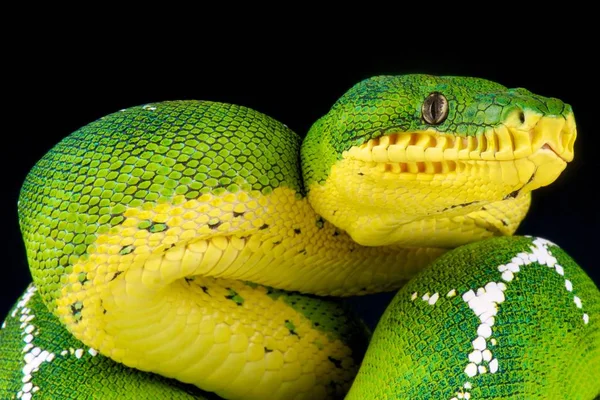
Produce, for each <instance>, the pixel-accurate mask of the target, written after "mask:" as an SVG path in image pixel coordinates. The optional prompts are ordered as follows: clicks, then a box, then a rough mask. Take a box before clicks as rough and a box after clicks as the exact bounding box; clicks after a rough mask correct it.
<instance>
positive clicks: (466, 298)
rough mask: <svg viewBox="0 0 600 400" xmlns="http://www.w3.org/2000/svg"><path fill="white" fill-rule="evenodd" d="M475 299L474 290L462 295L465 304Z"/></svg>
mask: <svg viewBox="0 0 600 400" xmlns="http://www.w3.org/2000/svg"><path fill="white" fill-rule="evenodd" d="M474 297H475V292H474V291H473V290H469V291H468V292H466V293H465V294H463V295H462V298H463V301H464V302H465V303H468V302H469V300H471V299H472V298H474Z"/></svg>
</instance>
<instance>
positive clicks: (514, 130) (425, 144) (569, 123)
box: [344, 114, 577, 174]
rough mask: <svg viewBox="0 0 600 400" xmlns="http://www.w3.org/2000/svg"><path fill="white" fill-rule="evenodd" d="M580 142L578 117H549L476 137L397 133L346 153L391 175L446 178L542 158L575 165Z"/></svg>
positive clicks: (371, 141)
mask: <svg viewBox="0 0 600 400" xmlns="http://www.w3.org/2000/svg"><path fill="white" fill-rule="evenodd" d="M576 137H577V133H576V128H575V120H574V118H573V115H572V114H570V115H569V116H567V117H566V118H565V117H555V116H545V117H541V116H539V118H537V120H536V121H534V122H533V123H531V122H530V123H529V124H528V125H527V126H511V125H505V124H501V125H498V126H495V127H493V128H489V129H487V130H486V131H485V132H483V133H480V134H477V135H470V136H467V135H462V136H461V135H457V134H450V133H440V132H434V131H420V132H393V133H388V134H386V135H384V136H380V137H377V138H373V139H371V140H369V141H367V142H366V143H363V144H362V145H360V146H354V147H352V148H351V149H349V150H347V151H346V152H345V153H344V158H348V159H353V160H357V161H363V162H366V163H375V164H379V165H381V166H383V169H384V170H385V171H388V172H395V173H429V174H445V173H450V172H454V171H457V170H458V171H459V172H460V170H461V166H464V165H466V164H467V163H473V162H476V163H478V164H479V163H481V162H502V161H511V162H512V161H515V160H520V159H525V158H531V157H532V156H534V155H535V154H537V153H539V152H544V153H550V152H551V153H552V154H553V156H555V157H558V158H560V159H561V160H562V161H564V162H570V161H572V160H573V155H574V153H573V147H574V143H575V139H576Z"/></svg>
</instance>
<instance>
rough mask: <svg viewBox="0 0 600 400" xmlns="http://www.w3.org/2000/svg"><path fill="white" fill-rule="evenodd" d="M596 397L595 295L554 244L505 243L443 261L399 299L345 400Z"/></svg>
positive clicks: (598, 311) (599, 337)
mask: <svg viewBox="0 0 600 400" xmlns="http://www.w3.org/2000/svg"><path fill="white" fill-rule="evenodd" d="M519 259H520V260H523V261H519ZM507 271H508V272H507ZM509 272H510V273H509ZM466 300H468V301H466ZM432 303H433V304H432ZM484 325H485V326H484ZM478 349H479V350H478ZM482 349H483V350H482ZM485 350H488V351H489V352H490V353H486V352H485ZM482 353H483V354H482ZM486 359H487V360H486ZM493 360H496V361H493ZM470 364H472V365H470ZM480 367H482V368H485V370H483V369H481V370H480ZM481 371H484V372H481ZM466 393H469V396H470V397H465V394H466ZM597 395H600V292H599V291H598V288H597V287H596V286H595V285H594V282H593V281H592V280H591V279H590V278H589V277H588V276H587V275H586V274H585V272H584V271H583V270H582V269H581V268H580V267H579V266H578V265H577V264H576V263H575V262H574V261H573V260H572V259H571V258H570V257H569V256H568V255H567V254H566V253H565V252H564V251H563V250H561V249H560V248H559V247H557V246H555V245H552V244H550V243H548V242H546V241H544V240H542V239H534V238H527V237H513V238H510V237H508V238H507V237H504V238H494V239H488V240H485V241H481V242H477V243H474V244H470V245H466V246H462V247H460V248H458V249H456V250H453V251H452V252H449V253H447V254H445V255H444V256H442V257H440V258H439V259H438V260H436V262H434V264H433V265H432V266H431V267H429V268H428V269H427V270H425V271H424V272H423V273H421V274H420V275H418V276H417V277H415V278H414V279H413V280H411V281H410V282H409V283H408V284H407V285H406V286H405V287H403V288H402V289H401V290H400V291H399V292H398V294H397V295H396V297H395V298H394V300H393V301H392V303H391V304H390V305H389V307H388V309H387V310H386V312H385V314H384V315H383V317H382V318H381V320H380V322H379V324H378V326H377V328H376V330H375V332H374V334H373V339H372V341H371V343H370V345H369V349H368V350H367V354H366V355H365V359H364V360H363V364H362V365H361V369H360V371H359V373H358V376H357V378H356V380H355V381H354V384H353V386H352V389H351V391H350V393H349V395H348V396H347V397H346V399H348V400H358V399H372V400H383V399H414V400H419V399H423V400H425V399H460V398H465V399H467V398H471V399H527V400H533V399H540V400H541V399H545V400H549V399H565V400H567V399H569V400H572V399H583V400H586V399H588V400H589V399H592V398H594V396H597Z"/></svg>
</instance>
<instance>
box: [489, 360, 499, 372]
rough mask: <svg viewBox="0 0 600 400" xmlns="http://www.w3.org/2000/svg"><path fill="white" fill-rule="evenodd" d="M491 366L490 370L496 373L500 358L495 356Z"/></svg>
mask: <svg viewBox="0 0 600 400" xmlns="http://www.w3.org/2000/svg"><path fill="white" fill-rule="evenodd" d="M489 366H490V372H491V373H492V374H495V373H496V372H497V371H498V360H497V359H495V358H494V359H493V360H492V361H490V363H489Z"/></svg>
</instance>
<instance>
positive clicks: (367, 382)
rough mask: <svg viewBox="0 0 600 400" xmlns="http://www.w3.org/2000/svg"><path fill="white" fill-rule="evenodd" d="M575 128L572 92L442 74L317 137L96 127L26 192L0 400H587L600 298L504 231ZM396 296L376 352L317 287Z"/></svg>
mask: <svg viewBox="0 0 600 400" xmlns="http://www.w3.org/2000/svg"><path fill="white" fill-rule="evenodd" d="M575 137H576V131H575V122H574V119H573V114H572V111H571V108H570V107H569V106H568V105H566V104H564V103H563V102H561V101H559V100H557V99H551V98H544V97H541V96H537V95H534V94H532V93H531V92H529V91H526V90H524V89H507V88H505V87H503V86H501V85H499V84H496V83H493V82H490V81H486V80H482V79H475V78H459V77H433V76H426V75H406V76H397V77H375V78H371V79H368V80H366V81H363V82H361V83H359V84H357V85H356V86H355V87H353V88H352V89H351V90H350V91H348V92H347V93H346V94H345V95H344V96H343V97H342V98H341V99H340V100H338V102H337V103H336V104H335V105H334V106H333V107H332V109H331V111H330V112H329V113H328V114H327V115H325V116H324V117H323V118H321V119H320V120H318V121H317V122H316V123H315V124H314V125H313V127H312V128H311V130H310V131H309V133H308V134H307V136H306V138H305V139H304V141H302V142H301V141H300V139H299V137H298V136H296V134H294V133H293V132H292V131H291V130H290V129H288V128H287V127H286V126H285V125H282V124H280V123H278V122H277V121H275V120H273V119H271V118H269V117H267V116H265V115H263V114H260V113H258V112H256V111H253V110H251V109H248V108H245V107H241V106H235V105H230V104H222V103H214V102H203V101H174V102H164V103H156V104H149V105H145V106H140V107H133V108H130V109H126V110H122V111H120V112H117V113H114V114H111V115H108V116H106V117H104V118H101V119H100V120H98V121H96V122H93V123H91V124H89V125H87V126H85V127H83V128H81V129H80V130H78V131H76V132H75V133H73V134H72V135H70V136H69V137H67V138H65V139H64V140H63V141H61V142H60V143H59V144H58V145H57V146H56V147H54V148H53V149H52V150H51V151H50V152H49V153H48V154H46V156H44V157H43V158H42V159H41V160H40V161H39V162H38V163H37V164H36V166H35V167H34V168H33V169H32V171H31V172H30V173H29V175H28V177H27V179H26V181H25V183H24V185H23V189H22V191H21V196H20V199H19V220H20V224H21V229H22V232H23V237H24V241H25V245H26V249H27V256H28V261H29V265H30V268H31V272H32V276H33V280H34V285H32V286H30V287H29V288H28V290H27V292H26V293H25V294H24V296H23V297H22V298H21V299H20V301H19V302H18V303H17V304H16V305H15V307H14V308H13V310H12V312H11V314H9V316H8V317H7V320H6V321H5V323H4V325H3V329H2V331H0V332H1V334H0V346H1V349H2V355H1V356H0V397H1V398H2V399H4V398H20V399H32V398H77V399H81V398H103V399H104V398H107V399H108V398H119V399H123V398H132V399H141V398H148V399H157V398H161V399H162V398H165V399H166V398H169V399H171V398H172V399H175V398H203V397H207V398H217V397H216V395H218V396H221V397H223V398H227V399H333V398H342V397H343V396H345V395H346V392H348V390H349V389H350V386H351V385H352V389H350V392H349V393H348V395H347V397H346V398H348V399H392V398H411V399H429V398H436V399H437V398H440V399H442V398H447V399H461V398H464V399H469V398H470V399H492V398H494V399H496V398H527V399H533V398H540V399H548V398H564V399H573V398H585V399H591V398H593V397H594V396H595V395H598V394H599V393H600V386H599V385H600V384H599V383H598V382H600V379H599V378H600V376H599V370H600V333H599V322H598V320H599V319H600V293H599V292H598V289H597V288H596V287H595V285H594V283H593V282H592V281H591V280H590V279H589V278H588V277H587V276H586V275H585V273H584V272H583V271H582V270H581V269H580V268H579V267H578V266H577V265H576V264H575V263H574V262H573V261H572V260H571V259H570V258H569V257H568V256H567V255H566V254H565V253H564V252H562V251H561V250H560V249H559V248H558V247H557V246H555V245H554V244H552V243H550V242H548V241H546V240H543V239H536V238H527V237H498V238H492V237H493V236H507V235H511V234H513V233H514V231H515V230H516V228H517V226H518V225H519V223H520V221H521V220H522V219H523V218H524V216H525V214H526V212H527V209H528V207H529V201H530V192H531V191H532V190H534V189H536V188H538V187H541V186H544V185H548V184H550V183H551V182H553V181H554V180H555V179H556V178H557V177H558V175H559V174H560V172H561V171H562V170H563V169H564V168H565V166H566V163H567V162H568V161H570V160H571V159H572V158H573V143H574V141H575ZM471 242H475V243H471ZM468 243H471V244H468ZM459 246H460V247H459ZM455 247H458V249H456V250H453V251H450V252H447V251H448V250H449V249H452V248H455ZM446 252H447V253H446ZM444 253H445V254H444ZM432 263H433V264H432ZM429 264H432V265H431V266H429V267H428V268H426V269H424V267H426V266H427V265H429ZM419 271H421V272H420V273H419ZM417 273H419V274H418V276H417V277H416V278H415V279H412V280H411V278H413V277H414V276H415V275H416V274H417ZM409 280H410V282H409V283H408V284H406V282H407V281H409ZM405 284H406V285H405ZM403 285H405V286H403ZM402 286H403V287H402ZM400 287H402V289H401V290H400V291H399V292H398V294H397V295H396V297H395V299H394V301H393V302H392V304H391V305H390V307H389V308H388V310H387V311H386V313H385V315H384V316H383V318H382V321H381V322H380V324H379V325H378V328H377V330H376V331H375V334H374V335H373V338H372V340H371V342H370V344H369V349H368V350H367V353H366V356H365V358H364V360H363V354H364V348H365V347H366V345H367V342H368V341H369V333H368V332H367V330H366V329H365V328H364V327H363V325H362V324H361V323H360V321H358V320H356V319H355V318H353V317H352V315H351V313H349V312H347V310H345V308H344V307H343V306H342V305H340V303H338V302H336V301H335V300H332V299H324V298H320V297H317V296H351V295H359V294H367V293H373V292H378V291H384V290H393V289H398V288H400ZM301 293H302V294H301ZM306 294H309V295H306ZM113 360H114V361H113ZM361 361H362V366H361V367H360V371H359V372H358V376H356V379H355V380H354V378H355V375H356V373H357V371H358V370H359V366H360V365H361ZM128 367H133V368H135V369H133V368H128ZM141 371H147V372H152V373H154V374H151V373H146V372H141ZM155 374H158V375H155ZM159 375H160V376H159ZM165 377H166V378H165ZM168 378H173V379H168ZM353 380H354V383H352V382H353ZM181 382H183V383H181ZM197 388H201V389H202V390H203V391H205V392H202V391H200V390H199V389H197ZM209 392H213V393H216V395H215V394H213V393H209Z"/></svg>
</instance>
